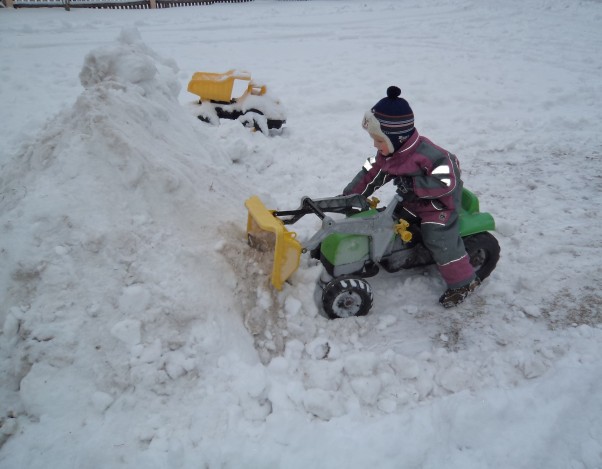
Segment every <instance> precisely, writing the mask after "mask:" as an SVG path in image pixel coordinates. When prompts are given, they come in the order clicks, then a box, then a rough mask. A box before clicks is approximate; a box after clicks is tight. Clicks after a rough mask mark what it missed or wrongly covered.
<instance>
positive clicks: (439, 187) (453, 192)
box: [343, 130, 462, 225]
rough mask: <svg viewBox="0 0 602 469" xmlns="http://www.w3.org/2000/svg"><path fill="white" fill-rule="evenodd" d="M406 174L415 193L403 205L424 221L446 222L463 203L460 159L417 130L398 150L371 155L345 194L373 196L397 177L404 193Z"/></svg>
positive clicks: (443, 223)
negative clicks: (461, 198) (459, 204)
mask: <svg viewBox="0 0 602 469" xmlns="http://www.w3.org/2000/svg"><path fill="white" fill-rule="evenodd" d="M400 177H404V179H405V180H406V181H408V180H409V181H411V182H410V185H412V186H413V187H410V189H411V190H412V191H413V192H414V194H415V195H416V197H414V198H413V199H414V200H412V198H411V197H407V198H406V200H405V201H404V203H403V206H404V207H405V208H406V209H407V210H409V211H410V212H412V213H414V214H415V215H417V216H419V217H420V218H421V219H422V223H423V224H424V223H435V224H439V225H445V224H446V223H447V221H448V219H449V217H450V213H451V212H453V211H455V210H456V209H457V208H458V207H457V206H456V205H457V204H458V203H460V202H459V201H460V197H459V194H461V192H462V180H461V179H460V165H459V162H458V159H457V158H456V157H455V156H454V155H452V154H451V153H450V152H448V151H447V150H444V149H443V148H441V147H439V146H437V145H435V144H434V143H432V142H431V141H430V140H429V139H427V138H426V137H422V136H420V135H419V134H418V131H417V130H415V131H414V133H413V134H412V136H411V137H410V138H409V139H408V140H406V141H405V142H404V144H403V145H402V146H401V148H399V150H397V151H396V152H395V153H393V154H391V155H389V156H383V155H382V153H380V152H378V153H377V154H376V156H375V157H371V158H368V160H367V161H366V163H365V164H364V166H363V168H362V169H361V170H360V172H359V173H357V175H356V176H355V177H354V178H353V180H352V181H351V183H350V184H349V185H348V186H347V187H346V188H345V189H344V191H343V194H345V195H347V194H363V195H364V196H366V197H368V196H370V195H371V194H372V193H373V192H374V191H375V190H376V189H378V188H379V187H381V186H383V185H384V184H386V183H387V182H389V181H391V180H394V182H395V183H396V184H397V185H398V187H399V189H401V190H400V191H399V192H400V193H401V195H402V196H403V193H402V192H403V186H404V184H403V183H402V181H401V180H400Z"/></svg>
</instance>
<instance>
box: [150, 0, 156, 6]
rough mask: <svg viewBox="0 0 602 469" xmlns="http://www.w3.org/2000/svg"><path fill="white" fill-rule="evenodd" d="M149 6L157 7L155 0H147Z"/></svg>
mask: <svg viewBox="0 0 602 469" xmlns="http://www.w3.org/2000/svg"><path fill="white" fill-rule="evenodd" d="M149 3H150V7H151V8H157V0H149Z"/></svg>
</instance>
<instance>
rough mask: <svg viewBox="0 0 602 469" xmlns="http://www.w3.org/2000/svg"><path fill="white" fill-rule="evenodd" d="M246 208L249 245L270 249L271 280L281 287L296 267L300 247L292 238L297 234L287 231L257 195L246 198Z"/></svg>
mask: <svg viewBox="0 0 602 469" xmlns="http://www.w3.org/2000/svg"><path fill="white" fill-rule="evenodd" d="M245 207H247V210H248V219H247V235H248V236H249V244H250V245H251V246H253V247H255V248H257V249H259V250H260V251H270V250H272V251H273V253H274V261H273V264H272V275H271V281H272V285H274V287H275V288H276V289H278V290H282V285H283V284H284V282H286V280H287V279H288V278H289V277H290V276H291V275H293V273H294V272H295V271H296V270H297V269H298V268H299V261H300V259H301V251H302V250H303V246H301V243H299V241H297V240H296V239H295V237H296V236H297V233H295V232H292V231H288V230H287V229H286V228H285V227H284V223H283V222H282V220H280V219H278V218H276V217H275V216H274V215H272V212H271V211H270V210H268V209H267V208H266V207H265V205H263V202H262V201H261V200H260V199H259V197H257V196H256V195H254V196H253V197H251V198H249V199H247V201H246V202H245Z"/></svg>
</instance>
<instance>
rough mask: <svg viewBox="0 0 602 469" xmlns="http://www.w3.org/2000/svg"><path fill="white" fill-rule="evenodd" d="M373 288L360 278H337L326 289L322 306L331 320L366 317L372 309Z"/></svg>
mask: <svg viewBox="0 0 602 469" xmlns="http://www.w3.org/2000/svg"><path fill="white" fill-rule="evenodd" d="M372 300H373V297H372V288H371V287H370V284H369V283H368V282H366V281H365V280H364V279H362V278H359V277H347V276H345V277H339V278H335V279H333V280H331V281H330V283H328V285H326V286H325V287H324V292H323V293H322V305H323V306H324V312H325V313H326V315H327V316H328V317H329V318H330V319H338V318H350V317H353V316H365V315H366V314H368V311H370V308H371V307H372Z"/></svg>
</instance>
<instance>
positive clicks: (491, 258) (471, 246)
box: [464, 232, 500, 280]
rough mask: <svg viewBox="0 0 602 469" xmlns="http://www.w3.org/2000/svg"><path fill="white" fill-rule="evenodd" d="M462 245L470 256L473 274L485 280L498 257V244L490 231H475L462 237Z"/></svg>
mask: <svg viewBox="0 0 602 469" xmlns="http://www.w3.org/2000/svg"><path fill="white" fill-rule="evenodd" d="M464 247H465V248H466V252H467V253H468V257H470V263H471V264H472V266H473V267H474V270H475V274H476V275H477V277H479V279H480V280H485V279H486V278H487V277H489V275H490V274H491V272H493V269H495V266H496V265H497V261H498V260H499V259H500V245H499V243H498V242H497V239H495V237H494V236H493V235H492V234H491V233H487V232H484V233H477V234H474V235H471V236H467V237H466V238H464Z"/></svg>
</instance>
